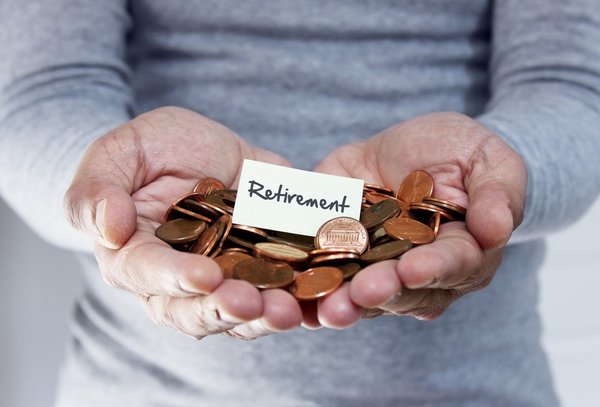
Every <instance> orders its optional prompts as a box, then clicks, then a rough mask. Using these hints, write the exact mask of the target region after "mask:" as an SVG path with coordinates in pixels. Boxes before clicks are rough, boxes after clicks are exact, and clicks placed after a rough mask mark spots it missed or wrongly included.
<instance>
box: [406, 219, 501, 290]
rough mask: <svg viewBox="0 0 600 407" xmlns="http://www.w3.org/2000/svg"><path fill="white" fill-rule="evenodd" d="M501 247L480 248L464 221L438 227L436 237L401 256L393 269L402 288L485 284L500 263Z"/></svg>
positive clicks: (473, 287) (477, 285) (477, 286)
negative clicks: (432, 240)
mask: <svg viewBox="0 0 600 407" xmlns="http://www.w3.org/2000/svg"><path fill="white" fill-rule="evenodd" d="M501 253H502V250H501V249H490V250H485V251H484V250H482V249H481V247H480V246H479V244H478V242H477V241H476V240H475V238H474V237H473V236H472V235H471V234H470V233H469V231H467V229H466V227H465V225H464V223H461V222H451V223H447V224H444V225H442V226H441V227H440V231H439V233H438V236H437V238H436V240H435V241H434V242H432V243H430V244H427V245H423V246H418V247H415V248H413V249H411V250H409V251H408V252H406V253H405V254H403V255H402V257H401V258H400V260H399V261H398V263H397V264H396V272H397V274H398V278H399V279H400V284H401V285H402V286H403V287H407V288H411V289H416V288H461V289H469V290H470V291H472V290H475V289H479V288H483V287H484V286H485V285H487V284H488V283H489V282H490V281H491V278H492V276H493V274H494V272H495V270H496V269H497V268H498V266H499V265H500V261H501Z"/></svg>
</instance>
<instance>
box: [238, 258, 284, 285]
mask: <svg viewBox="0 0 600 407" xmlns="http://www.w3.org/2000/svg"><path fill="white" fill-rule="evenodd" d="M233 277H234V278H237V279H239V280H245V281H248V282H249V283H250V284H252V285H253V286H255V287H256V288H261V289H267V288H281V287H287V286H288V285H290V284H291V283H292V281H294V269H292V267H291V266H290V265H289V264H287V263H284V262H281V261H276V262H274V261H269V260H265V259H261V258H252V259H249V260H244V261H241V262H239V263H237V264H236V265H235V266H234V268H233Z"/></svg>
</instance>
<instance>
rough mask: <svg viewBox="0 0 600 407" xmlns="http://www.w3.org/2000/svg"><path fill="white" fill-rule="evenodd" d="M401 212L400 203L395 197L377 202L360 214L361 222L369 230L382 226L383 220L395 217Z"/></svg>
mask: <svg viewBox="0 0 600 407" xmlns="http://www.w3.org/2000/svg"><path fill="white" fill-rule="evenodd" d="M399 212H400V205H399V204H398V202H397V201H396V200H395V199H389V198H388V199H385V200H383V201H380V202H377V203H376V204H374V205H373V206H371V207H370V208H369V209H365V210H364V211H362V213H361V214H360V222H361V223H362V224H363V226H364V227H365V228H367V230H368V231H369V232H371V231H373V230H375V229H377V228H379V227H381V225H383V222H385V221H386V220H388V219H390V218H393V217H395V216H396V215H398V213H399Z"/></svg>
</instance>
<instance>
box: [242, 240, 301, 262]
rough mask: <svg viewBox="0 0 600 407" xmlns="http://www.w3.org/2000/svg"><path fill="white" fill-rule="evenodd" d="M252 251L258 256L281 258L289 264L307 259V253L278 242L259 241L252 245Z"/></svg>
mask: <svg viewBox="0 0 600 407" xmlns="http://www.w3.org/2000/svg"><path fill="white" fill-rule="evenodd" d="M254 253H255V254H256V255H257V256H260V257H267V258H269V259H273V260H281V261H284V262H286V263H290V264H301V263H304V262H305V261H307V260H308V253H306V252H305V251H304V250H300V249H297V248H295V247H292V246H287V245H284V244H280V243H271V242H261V243H256V244H255V245H254Z"/></svg>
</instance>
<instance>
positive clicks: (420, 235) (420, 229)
mask: <svg viewBox="0 0 600 407" xmlns="http://www.w3.org/2000/svg"><path fill="white" fill-rule="evenodd" d="M383 227H384V228H385V232H386V233H387V234H388V235H390V236H391V237H393V238H394V239H398V240H408V241H410V242H412V243H413V244H425V243H431V242H433V241H434V240H435V234H434V233H433V231H432V230H431V229H430V228H429V227H428V226H427V225H424V224H422V223H421V222H417V221H416V220H413V219H409V218H393V219H389V220H386V221H385V223H384V224H383Z"/></svg>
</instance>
